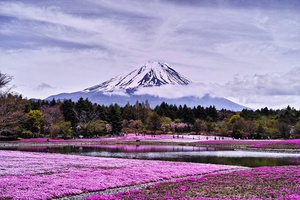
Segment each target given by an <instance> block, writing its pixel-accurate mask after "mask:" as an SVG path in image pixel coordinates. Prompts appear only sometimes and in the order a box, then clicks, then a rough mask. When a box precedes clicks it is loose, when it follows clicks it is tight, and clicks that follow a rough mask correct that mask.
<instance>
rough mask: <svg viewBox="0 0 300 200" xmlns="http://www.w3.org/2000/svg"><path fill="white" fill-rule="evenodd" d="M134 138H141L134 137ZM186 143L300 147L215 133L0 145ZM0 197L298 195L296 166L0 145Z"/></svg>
mask: <svg viewBox="0 0 300 200" xmlns="http://www.w3.org/2000/svg"><path fill="white" fill-rule="evenodd" d="M137 140H138V141H137ZM172 141H173V143H176V144H178V143H185V144H186V145H197V146H226V147H229V146H230V147H234V148H239V149H249V148H250V149H257V150H260V151H267V150H276V151H288V150H292V151H293V152H294V151H299V149H300V146H299V144H300V140H272V141H271V140H267V141H245V140H242V141H240V140H231V139H229V138H225V139H224V140H223V139H222V140H221V139H220V140H218V139H217V140H215V138H213V137H211V138H208V140H207V138H206V137H203V138H200V140H199V138H196V137H195V136H184V137H183V138H177V137H175V138H174V137H173V136H172V135H171V136H170V135H169V136H156V137H154V136H136V135H134V134H130V135H127V136H125V137H119V138H105V139H90V140H68V141H65V140H53V141H51V140H50V142H47V141H46V140H45V139H31V140H23V141H21V142H13V143H1V144H0V145H2V146H3V145H18V146H39V145H41V146H42V145H66V144H67V145H83V144H103V143H104V144H119V143H129V144H131V143H136V142H139V143H143V142H145V143H147V142H148V143H157V144H170V143H171V142H172ZM0 158H1V160H0V199H1V200H2V199H53V198H71V197H73V198H74V196H75V197H76V198H75V199H85V198H87V199H89V200H93V199H130V200H133V199H252V200H254V199H291V200H294V199H295V200H296V199H300V166H277V167H257V168H247V167H241V166H229V165H214V164H198V163H184V162H168V161H151V160H136V159H117V158H100V157H88V156H75V155H63V154H50V153H33V152H21V151H8V150H1V151H0Z"/></svg>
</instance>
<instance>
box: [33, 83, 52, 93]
mask: <svg viewBox="0 0 300 200" xmlns="http://www.w3.org/2000/svg"><path fill="white" fill-rule="evenodd" d="M35 89H36V90H38V91H42V90H49V89H52V90H53V89H55V87H52V86H51V85H49V84H47V83H41V84H39V85H38V86H37V87H36V88H35Z"/></svg>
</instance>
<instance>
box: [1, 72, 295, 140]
mask: <svg viewBox="0 0 300 200" xmlns="http://www.w3.org/2000/svg"><path fill="white" fill-rule="evenodd" d="M0 75H1V76H0V89H1V88H2V89H3V87H4V86H5V85H6V84H7V83H8V82H9V81H10V80H11V77H9V76H7V75H5V74H1V73H0ZM124 133H147V134H172V135H176V134H199V135H200V134H201V135H215V136H228V137H234V138H240V139H271V138H272V139H277V138H284V139H288V138H300V111H299V110H296V109H295V108H291V107H290V106H287V107H286V108H283V109H277V110H273V109H269V108H267V107H265V108H262V109H257V110H250V109H244V110H242V111H240V112H233V111H230V110H224V109H223V110H217V109H216V108H215V107H214V106H210V107H203V106H201V105H198V106H197V107H193V108H190V107H187V106H186V105H172V104H168V103H166V102H163V103H161V104H160V105H158V106H156V107H154V108H152V107H151V105H150V104H149V103H148V101H146V102H138V101H137V102H136V103H135V104H134V105H130V104H129V103H128V104H127V105H125V106H124V107H121V106H119V105H117V104H111V105H109V106H107V105H99V104H95V103H92V102H91V101H90V100H89V99H83V98H80V99H79V100H78V101H72V100H70V99H66V100H63V101H60V100H55V99H53V100H52V101H45V100H32V99H26V98H23V97H22V96H21V95H16V94H13V93H11V92H10V91H9V90H7V91H5V92H4V91H2V92H1V91H0V139H1V140H12V139H18V138H34V137H46V138H63V139H70V138H94V137H103V136H112V135H122V134H124Z"/></svg>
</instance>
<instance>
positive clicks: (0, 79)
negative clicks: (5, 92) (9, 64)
mask: <svg viewBox="0 0 300 200" xmlns="http://www.w3.org/2000/svg"><path fill="white" fill-rule="evenodd" d="M11 80H12V76H9V75H7V74H2V73H1V72H0V88H3V87H5V86H6V85H7V84H8V83H9V82H10V81H11Z"/></svg>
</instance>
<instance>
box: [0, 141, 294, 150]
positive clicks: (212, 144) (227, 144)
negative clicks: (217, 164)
mask: <svg viewBox="0 0 300 200" xmlns="http://www.w3.org/2000/svg"><path fill="white" fill-rule="evenodd" d="M232 141H234V143H232ZM248 142H252V141H249V140H227V141H223V142H222V143H220V142H219V141H213V140H208V141H207V140H206V141H203V140H195V141H188V142H186V141H178V140H174V141H162V140H159V139H158V140H139V141H135V140H134V141H133V140H131V141H116V140H110V141H108V140H105V141H101V140H97V141H92V140H91V141H87V140H85V141H67V140H66V141H63V140H62V141H59V142H57V141H54V142H51V140H50V142H21V141H9V142H7V141H5V142H2V141H0V148H4V149H5V148H22V147H64V146H89V145H158V146H160V145H161V146H164V145H165V146H194V147H205V148H220V149H228V150H234V151H237V150H240V151H255V152H272V153H300V148H270V147H263V146H262V147H251V145H249V144H245V143H248ZM260 142H261V143H266V142H269V141H265V140H255V141H254V143H260ZM276 142H278V143H280V142H281V141H276ZM207 143H209V144H207Z"/></svg>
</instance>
